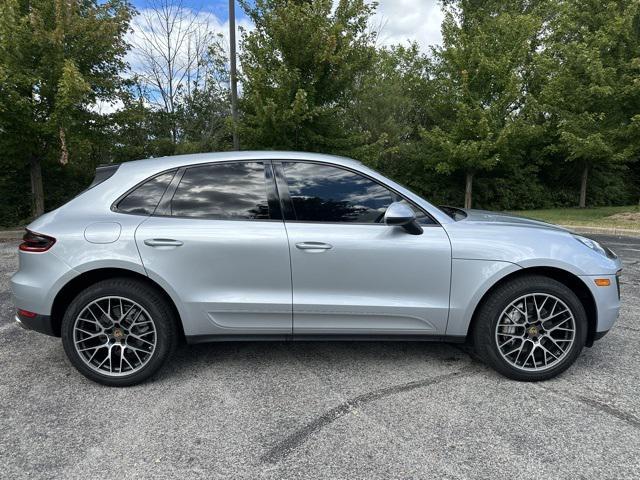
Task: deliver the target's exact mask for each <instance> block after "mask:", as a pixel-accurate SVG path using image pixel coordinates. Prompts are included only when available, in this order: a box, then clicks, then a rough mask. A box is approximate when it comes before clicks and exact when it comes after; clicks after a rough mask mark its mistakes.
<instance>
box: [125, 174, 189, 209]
mask: <svg viewBox="0 0 640 480" xmlns="http://www.w3.org/2000/svg"><path fill="white" fill-rule="evenodd" d="M175 173H176V171H175V170H173V171H171V172H166V173H162V174H160V175H157V176H155V177H153V178H151V179H149V180H147V181H146V182H144V183H143V184H142V185H140V186H139V187H137V188H136V189H135V190H133V191H132V192H130V193H129V194H128V195H127V196H126V197H124V198H123V199H122V200H121V201H120V203H118V211H119V212H123V213H135V214H138V215H151V214H152V213H153V212H154V211H155V209H156V207H157V206H158V202H160V199H161V198H162V195H164V192H165V190H166V189H167V187H168V186H169V183H171V180H172V179H173V176H174V175H175Z"/></svg>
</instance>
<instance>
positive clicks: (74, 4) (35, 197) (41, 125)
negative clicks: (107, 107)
mask: <svg viewBox="0 0 640 480" xmlns="http://www.w3.org/2000/svg"><path fill="white" fill-rule="evenodd" d="M131 14H132V9H131V7H130V5H129V4H128V2H127V1H126V0H105V1H98V0H3V1H2V2H1V3H0V135H1V137H2V138H1V139H0V144H1V145H2V147H3V152H2V155H4V156H6V157H5V159H6V158H11V161H13V162H18V163H21V164H23V165H24V164H26V165H28V166H29V176H30V184H31V194H32V214H33V215H35V216H37V215H40V214H42V213H43V212H44V188H43V182H42V164H43V162H45V161H46V160H52V161H56V160H57V161H58V162H59V163H60V164H61V165H66V164H67V163H69V161H70V160H71V161H73V159H74V158H78V157H79V155H78V152H74V151H72V148H71V146H72V145H80V144H81V143H83V140H82V136H83V134H85V133H86V132H87V131H89V130H92V128H91V125H90V124H91V122H92V121H94V120H95V114H94V113H92V112H91V109H90V107H91V106H92V105H95V104H96V102H98V101H99V100H104V101H109V100H113V99H114V98H115V95H116V93H117V91H118V88H119V86H120V84H121V81H122V79H121V78H120V76H119V74H120V72H121V71H122V70H123V69H124V68H125V63H124V60H123V58H124V54H125V53H126V50H127V44H126V43H125V40H124V36H125V33H126V32H127V29H128V25H129V21H130V18H131ZM92 132H93V133H95V130H93V131H92ZM79 150H80V148H79ZM85 153H86V149H85Z"/></svg>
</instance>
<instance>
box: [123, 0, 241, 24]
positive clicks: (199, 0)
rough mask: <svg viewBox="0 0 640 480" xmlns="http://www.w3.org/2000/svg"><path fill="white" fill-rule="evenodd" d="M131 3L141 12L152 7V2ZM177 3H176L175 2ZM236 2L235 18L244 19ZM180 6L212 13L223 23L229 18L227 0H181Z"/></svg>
mask: <svg viewBox="0 0 640 480" xmlns="http://www.w3.org/2000/svg"><path fill="white" fill-rule="evenodd" d="M131 3H133V5H134V6H135V7H136V8H137V9H138V10H141V9H143V8H146V7H149V6H150V5H153V3H154V2H153V0H131ZM176 3H177V2H176ZM237 3H238V2H236V17H237V18H238V19H241V18H246V16H245V15H244V12H243V11H242V8H240V6H239V5H238V4H237ZM182 5H183V6H184V7H186V8H190V9H192V10H197V11H205V12H210V13H213V14H214V15H215V16H216V17H218V18H219V19H220V20H222V21H223V22H224V21H226V20H227V18H229V15H228V8H229V1H228V0H208V1H207V0H182Z"/></svg>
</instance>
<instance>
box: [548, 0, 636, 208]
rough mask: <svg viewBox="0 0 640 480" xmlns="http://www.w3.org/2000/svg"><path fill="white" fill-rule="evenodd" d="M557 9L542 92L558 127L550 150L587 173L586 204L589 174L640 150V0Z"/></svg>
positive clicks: (583, 180)
mask: <svg viewBox="0 0 640 480" xmlns="http://www.w3.org/2000/svg"><path fill="white" fill-rule="evenodd" d="M556 8H557V10H556V12H555V15H554V16H553V18H552V19H551V21H550V22H549V31H550V34H549V37H548V39H547V40H546V42H545V47H546V48H545V50H544V51H543V52H542V54H541V56H540V69H541V71H542V74H543V75H544V77H545V78H546V79H547V80H546V82H545V84H544V87H543V89H542V93H541V96H540V99H541V103H542V108H543V110H544V112H545V115H546V119H547V128H548V130H549V131H551V132H553V134H554V138H553V140H552V141H551V144H550V146H549V150H550V151H551V152H553V153H557V154H558V155H559V156H560V157H561V158H562V159H563V160H564V161H566V162H568V163H569V164H570V165H571V168H572V169H573V171H575V172H576V173H578V174H579V175H580V199H579V206H580V207H585V206H586V202H587V182H588V178H589V173H590V172H591V171H593V169H595V168H598V169H600V170H607V169H614V168H616V166H619V165H623V164H624V163H625V162H627V161H629V160H630V159H633V158H637V155H638V152H639V150H638V145H639V141H638V135H637V134H638V125H639V122H640V116H638V111H640V110H639V108H640V103H639V99H640V96H639V93H640V77H639V73H640V49H639V45H640V41H639V39H640V2H638V1H635V0H633V1H620V0H563V1H559V2H558V3H557V6H556ZM617 171H618V172H619V171H620V170H617Z"/></svg>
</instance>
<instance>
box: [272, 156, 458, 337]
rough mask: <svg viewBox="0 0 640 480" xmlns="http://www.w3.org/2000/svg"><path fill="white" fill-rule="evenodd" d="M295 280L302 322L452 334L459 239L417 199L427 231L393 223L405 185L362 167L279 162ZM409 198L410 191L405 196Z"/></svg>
mask: <svg viewBox="0 0 640 480" xmlns="http://www.w3.org/2000/svg"><path fill="white" fill-rule="evenodd" d="M274 165H275V167H276V172H277V178H278V190H279V192H280V194H281V197H282V198H283V206H284V209H285V217H286V227H287V232H288V235H289V244H290V252H291V268H292V280H293V332H294V335H296V334H297V335H305V334H338V335H340V334H342V335H361V334H365V335H366V334H372V335H384V334H389V335H402V334H406V335H416V334H419V335H438V334H444V333H445V330H446V323H447V317H448V310H449V282H450V276H451V246H450V243H449V239H448V237H447V235H446V233H445V232H444V229H443V228H442V227H441V226H440V225H438V224H437V223H436V222H435V220H433V219H431V217H429V216H428V215H427V214H426V213H425V212H421V211H420V210H419V209H417V207H416V206H415V205H412V208H414V210H416V213H417V214H418V218H419V221H420V223H421V224H422V226H423V229H424V233H423V234H422V235H410V234H408V233H407V232H406V231H405V230H404V229H403V228H402V227H391V226H387V225H385V224H384V223H383V217H384V213H385V211H386V208H387V207H388V206H389V205H390V204H391V203H392V202H394V201H403V200H404V199H403V198H402V197H400V196H399V195H398V194H397V193H395V192H393V191H391V190H390V189H389V188H387V187H385V186H384V185H381V184H380V183H378V182H377V181H374V180H372V179H370V178H368V177H365V176H364V175H362V174H361V173H359V172H355V171H351V170H349V169H346V168H343V167H339V166H335V165H327V164H321V163H313V162H277V163H275V164H274ZM404 201H406V200H404Z"/></svg>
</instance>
